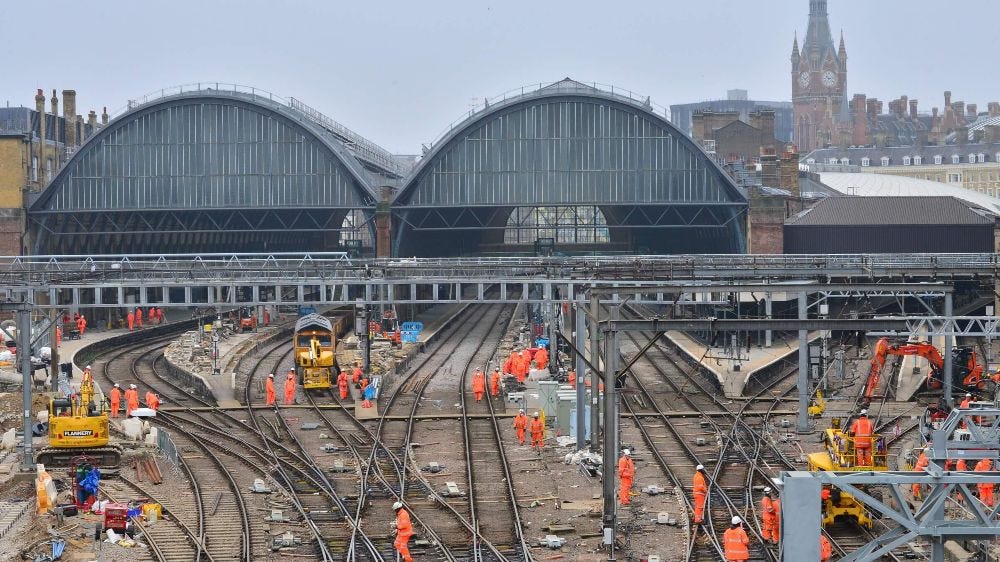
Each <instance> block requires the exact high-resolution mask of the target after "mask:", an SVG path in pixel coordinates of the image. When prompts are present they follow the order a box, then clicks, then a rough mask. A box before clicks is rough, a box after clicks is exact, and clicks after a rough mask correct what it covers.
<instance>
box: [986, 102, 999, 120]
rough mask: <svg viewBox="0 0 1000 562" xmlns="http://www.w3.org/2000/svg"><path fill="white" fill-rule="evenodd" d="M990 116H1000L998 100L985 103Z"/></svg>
mask: <svg viewBox="0 0 1000 562" xmlns="http://www.w3.org/2000/svg"><path fill="white" fill-rule="evenodd" d="M986 108H987V110H988V111H989V113H990V117H1000V102H995V101H991V102H990V103H988V104H987V105H986Z"/></svg>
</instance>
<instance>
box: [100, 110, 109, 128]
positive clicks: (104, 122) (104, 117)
mask: <svg viewBox="0 0 1000 562" xmlns="http://www.w3.org/2000/svg"><path fill="white" fill-rule="evenodd" d="M107 124H108V107H107V106H104V111H103V112H101V125H107Z"/></svg>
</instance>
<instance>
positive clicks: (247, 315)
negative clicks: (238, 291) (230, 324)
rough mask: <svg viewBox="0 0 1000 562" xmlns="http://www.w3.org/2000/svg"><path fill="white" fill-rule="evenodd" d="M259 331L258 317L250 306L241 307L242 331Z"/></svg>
mask: <svg viewBox="0 0 1000 562" xmlns="http://www.w3.org/2000/svg"><path fill="white" fill-rule="evenodd" d="M256 329H257V315H256V314H254V313H253V309H252V308H251V307H249V306H241V307H240V331H242V332H252V331H254V330H256Z"/></svg>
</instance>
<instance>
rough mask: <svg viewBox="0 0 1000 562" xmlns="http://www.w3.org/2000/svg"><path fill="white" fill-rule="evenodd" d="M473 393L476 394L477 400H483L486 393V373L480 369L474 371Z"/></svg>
mask: <svg viewBox="0 0 1000 562" xmlns="http://www.w3.org/2000/svg"><path fill="white" fill-rule="evenodd" d="M472 394H474V395H475V396H476V402H479V401H480V400H482V399H483V394H486V375H484V374H483V372H482V371H481V370H479V369H476V372H475V373H472Z"/></svg>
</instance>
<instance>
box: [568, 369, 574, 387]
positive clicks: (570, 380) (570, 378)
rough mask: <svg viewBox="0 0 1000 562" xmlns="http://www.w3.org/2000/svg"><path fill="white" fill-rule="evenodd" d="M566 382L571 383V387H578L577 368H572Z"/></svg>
mask: <svg viewBox="0 0 1000 562" xmlns="http://www.w3.org/2000/svg"><path fill="white" fill-rule="evenodd" d="M566 382H568V383H569V387H570V388H574V389H575V388H576V369H571V370H570V372H569V374H568V375H566Z"/></svg>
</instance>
